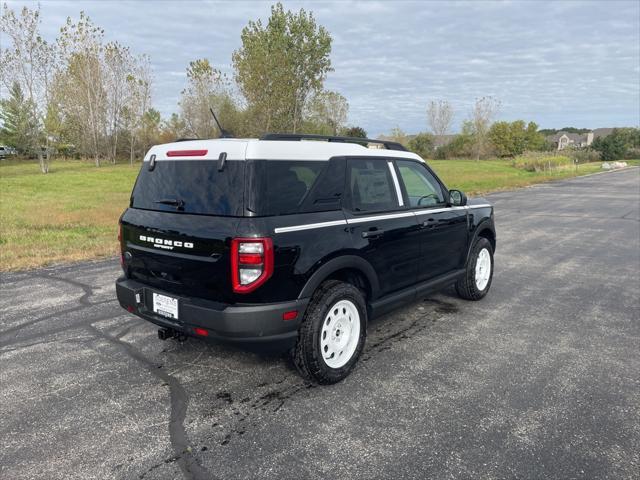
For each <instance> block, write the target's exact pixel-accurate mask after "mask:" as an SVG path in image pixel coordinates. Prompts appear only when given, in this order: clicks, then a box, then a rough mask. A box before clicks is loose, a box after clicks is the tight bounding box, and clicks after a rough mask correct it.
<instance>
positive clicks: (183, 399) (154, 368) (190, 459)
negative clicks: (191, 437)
mask: <svg viewBox="0 0 640 480" xmlns="http://www.w3.org/2000/svg"><path fill="white" fill-rule="evenodd" d="M88 328H89V329H90V330H91V331H92V332H94V333H95V334H96V335H97V336H99V337H100V338H103V339H104V340H106V341H107V342H109V343H110V344H112V345H115V346H116V347H118V348H119V349H121V350H123V351H124V352H125V353H126V354H127V355H128V356H129V357H131V358H132V359H134V360H135V361H137V362H139V363H140V364H142V365H143V366H144V368H145V369H146V370H147V371H148V372H149V373H151V374H152V375H153V376H155V377H156V378H158V379H159V380H162V381H163V382H164V383H165V384H167V385H168V386H169V396H170V403H171V413H170V416H169V438H170V439H171V446H172V447H173V452H174V455H173V457H171V458H169V459H167V460H165V461H163V462H161V463H159V464H157V465H154V466H153V467H151V469H149V470H148V471H147V472H145V473H144V474H142V475H141V478H142V477H144V476H145V475H146V474H147V473H149V472H150V471H151V470H153V469H155V468H157V467H159V466H161V465H162V464H167V463H173V462H174V461H175V462H177V463H178V465H179V466H180V469H181V470H182V473H183V475H184V478H186V479H188V480H191V479H193V480H210V479H212V478H214V477H213V476H212V475H211V473H210V472H208V471H207V470H206V469H205V468H204V467H203V466H202V465H200V463H199V462H198V460H197V458H196V457H195V455H194V454H193V451H192V449H191V447H190V446H189V441H188V439H187V433H186V430H185V427H184V419H185V417H186V414H187V406H188V403H189V396H188V395H187V392H186V390H185V389H184V387H183V386H182V384H181V383H180V382H179V381H178V379H177V378H175V377H173V376H172V375H169V374H168V373H167V372H166V371H165V370H164V369H163V368H162V366H159V365H157V364H155V363H153V362H152V361H151V360H149V359H148V358H147V357H145V356H144V355H143V354H142V352H140V351H139V350H138V349H137V348H135V347H134V346H133V345H131V344H130V343H127V342H125V341H123V340H121V339H120V338H117V337H114V336H111V335H109V334H107V333H104V332H103V331H101V330H100V329H99V328H97V327H95V326H94V325H89V326H88Z"/></svg>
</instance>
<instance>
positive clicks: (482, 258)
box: [476, 248, 491, 291]
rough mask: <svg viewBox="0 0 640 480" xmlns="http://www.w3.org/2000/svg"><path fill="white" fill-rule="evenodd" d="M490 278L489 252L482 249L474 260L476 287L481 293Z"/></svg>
mask: <svg viewBox="0 0 640 480" xmlns="http://www.w3.org/2000/svg"><path fill="white" fill-rule="evenodd" d="M490 277H491V255H490V254H489V250H487V249H486V248H483V249H482V250H480V253H479V254H478V259H477V260H476V287H478V290H480V291H482V290H484V289H485V288H486V287H487V284H488V283H489V278H490Z"/></svg>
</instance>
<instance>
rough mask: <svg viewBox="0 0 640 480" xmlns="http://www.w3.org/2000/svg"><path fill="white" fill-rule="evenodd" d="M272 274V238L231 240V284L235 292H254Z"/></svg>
mask: <svg viewBox="0 0 640 480" xmlns="http://www.w3.org/2000/svg"><path fill="white" fill-rule="evenodd" d="M272 274H273V241H272V240H271V239H270V238H234V239H233V240H231V285H232V286H233V291H234V292H236V293H249V292H252V291H254V290H255V289H256V288H258V287H259V286H260V285H262V284H263V283H264V282H266V281H267V280H268V279H269V277H271V275H272Z"/></svg>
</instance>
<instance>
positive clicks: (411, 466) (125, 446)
mask: <svg viewBox="0 0 640 480" xmlns="http://www.w3.org/2000/svg"><path fill="white" fill-rule="evenodd" d="M639 173H640V170H639V169H637V168H636V169H629V170H626V171H620V172H615V173H608V174H604V175H595V176H590V177H584V178H580V179H574V180H569V181H563V182H556V183H551V184H545V185H540V186H537V187H534V188H528V189H524V190H519V191H515V192H509V193H500V194H495V195H490V196H489V199H490V200H491V201H492V202H493V203H494V204H495V206H496V218H497V228H498V235H499V238H498V252H497V255H496V275H495V278H494V282H493V287H492V291H491V293H490V294H489V296H488V297H487V298H486V299H484V300H483V301H481V302H477V303H470V302H465V301H462V300H460V299H458V298H456V297H455V295H454V294H453V293H452V292H444V293H442V294H439V295H437V296H434V297H431V298H429V299H425V300H423V301H421V302H418V303H416V304H413V305H411V306H408V307H406V308H404V309H402V310H399V311H397V312H395V313H393V314H391V315H388V316H386V317H384V318H382V319H380V320H377V321H375V322H374V323H373V324H372V325H371V326H370V327H371V329H370V335H369V337H368V341H367V347H366V351H365V353H364V356H363V358H362V361H361V363H360V365H359V367H358V368H357V369H356V370H355V371H354V372H353V374H352V375H351V376H350V377H349V378H348V379H347V380H346V381H344V382H342V383H340V384H338V385H335V386H332V387H322V388H319V387H316V388H313V387H311V386H309V385H306V384H305V383H304V382H303V381H302V380H301V379H300V378H299V377H298V376H297V374H296V373H295V371H293V370H292V367H291V365H290V364H289V363H288V361H286V359H284V358H283V357H280V356H265V355H264V354H256V353H247V352H243V351H238V350H234V349H231V348H229V347H225V346H216V345H206V344H204V343H202V342H199V341H194V340H190V341H188V342H186V343H184V344H179V343H176V342H173V341H169V342H161V341H159V340H158V339H157V338H156V329H155V328H154V327H153V326H151V325H150V324H147V323H145V322H143V321H142V320H138V319H136V318H134V317H132V316H130V315H128V314H126V312H123V311H122V310H121V309H120V307H119V306H118V305H117V303H116V301H115V299H114V294H115V292H114V286H113V282H114V279H115V278H116V277H117V276H118V274H119V267H118V265H117V262H116V261H103V262H96V263H84V264H80V265H74V266H64V267H55V268H50V269H44V270H38V271H32V272H27V273H18V274H5V275H3V276H2V288H1V296H0V311H1V312H2V320H1V325H0V330H1V331H0V368H1V376H0V381H1V389H0V409H1V411H0V478H2V479H21V478H42V479H63V478H64V479H69V478H83V479H86V478H105V479H107V478H108V479H111V478H123V479H125V478H126V479H129V478H147V479H152V478H162V479H165V478H170V479H173V478H183V477H184V478H195V479H205V478H220V479H240V478H252V479H253V478H260V479H262V478H267V479H302V478H310V479H324V478H340V479H374V478H389V479H398V478H434V479H446V478H474V479H475V478H543V477H547V478H561V479H569V478H589V479H593V478H598V479H604V478H611V479H621V478H638V477H640V304H639V302H640V300H639V298H640V297H639V293H638V290H639V288H638V287H639V285H640V175H639Z"/></svg>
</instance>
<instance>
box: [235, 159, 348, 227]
mask: <svg viewBox="0 0 640 480" xmlns="http://www.w3.org/2000/svg"><path fill="white" fill-rule="evenodd" d="M344 173H345V162H344V159H339V158H335V159H331V160H329V161H328V162H327V161H305V160H248V161H247V175H246V190H247V191H248V194H247V196H246V197H247V198H246V199H245V205H246V208H248V209H249V210H250V211H252V212H254V213H255V214H256V215H289V214H295V213H309V212H325V211H332V210H340V208H342V191H343V190H344V184H345V182H344Z"/></svg>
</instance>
